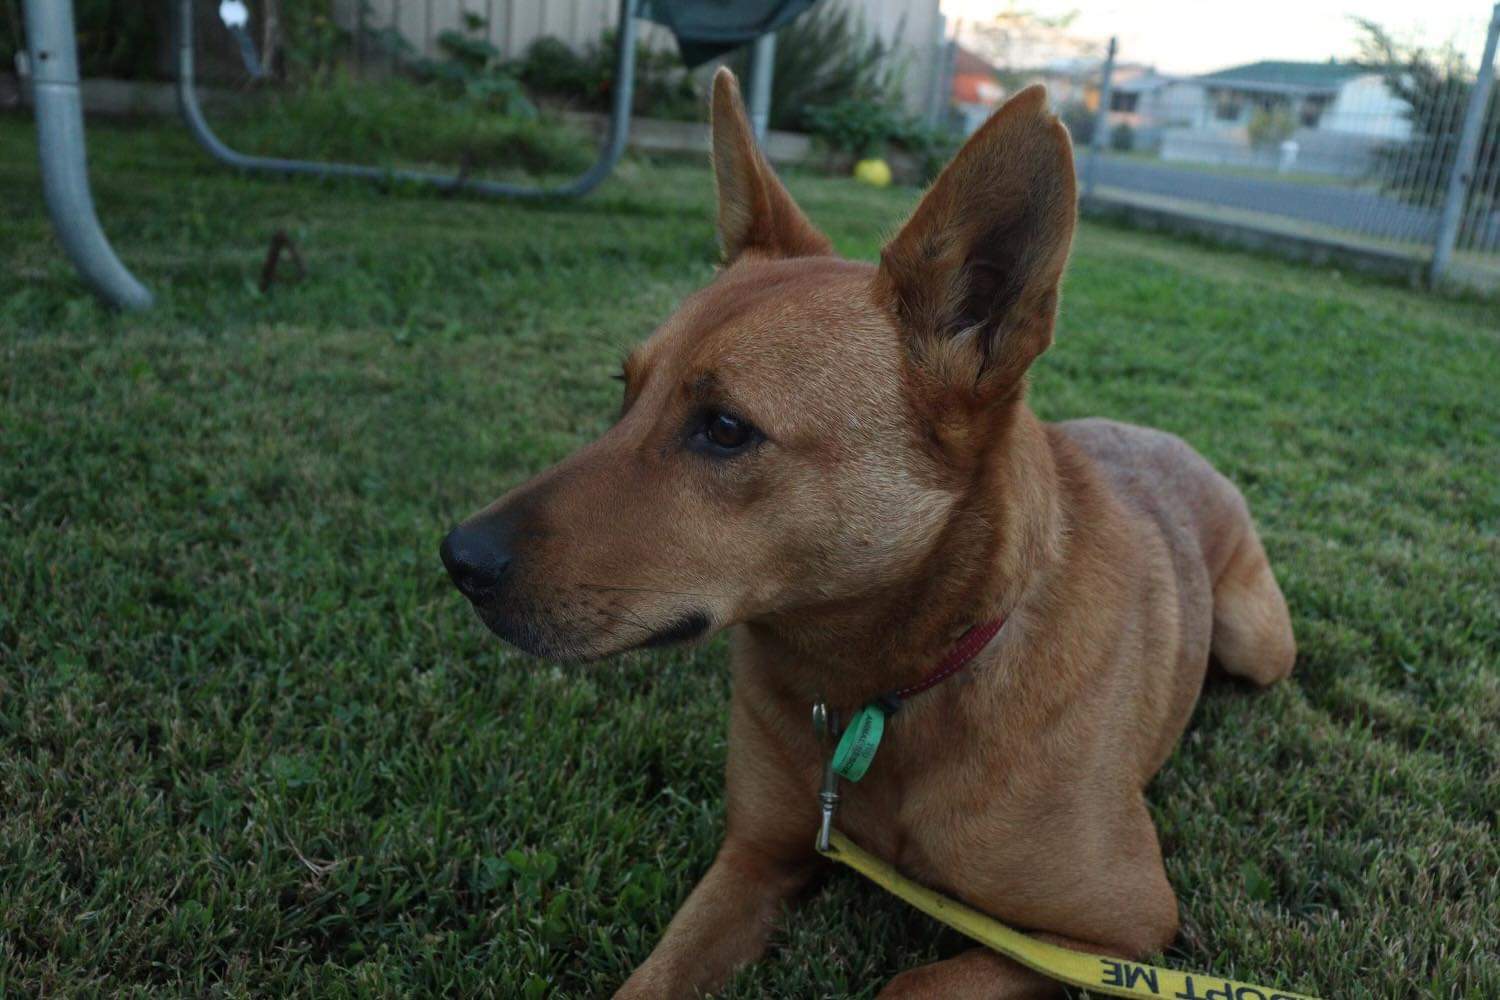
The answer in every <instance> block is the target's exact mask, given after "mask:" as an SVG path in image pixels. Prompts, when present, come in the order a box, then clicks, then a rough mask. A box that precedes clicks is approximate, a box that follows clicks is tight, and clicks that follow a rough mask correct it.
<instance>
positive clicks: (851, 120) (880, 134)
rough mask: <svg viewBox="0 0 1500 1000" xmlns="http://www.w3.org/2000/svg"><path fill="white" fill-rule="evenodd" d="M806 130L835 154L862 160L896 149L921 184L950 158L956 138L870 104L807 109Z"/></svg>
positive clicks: (889, 109)
mask: <svg viewBox="0 0 1500 1000" xmlns="http://www.w3.org/2000/svg"><path fill="white" fill-rule="evenodd" d="M806 120H807V124H808V130H809V131H810V132H811V133H812V134H813V135H814V136H816V137H818V138H819V139H821V140H822V141H823V142H824V143H825V144H827V145H828V147H829V148H831V149H833V150H834V151H836V152H839V153H845V154H848V155H850V156H854V157H858V158H861V159H863V158H865V157H872V156H883V155H884V154H885V153H886V151H887V149H889V148H896V149H900V150H903V151H905V152H907V153H910V154H911V155H912V156H913V157H914V158H915V159H916V160H917V163H918V167H919V169H920V171H921V174H922V179H923V180H928V179H931V178H932V177H935V176H936V175H937V173H938V171H940V170H942V168H943V166H944V165H945V164H946V163H947V162H948V160H950V159H951V158H952V157H953V153H954V151H955V150H956V149H957V148H958V142H959V137H958V136H957V135H956V134H955V133H954V132H953V131H951V130H949V129H946V128H942V127H940V126H932V125H928V124H927V123H926V122H924V121H922V120H921V119H920V118H916V117H913V116H909V115H906V114H903V113H901V112H898V111H895V110H892V109H891V107H890V106H888V105H885V104H876V103H873V102H870V101H854V100H850V101H839V102H838V103H836V104H828V105H824V106H822V107H815V108H809V109H807V114H806Z"/></svg>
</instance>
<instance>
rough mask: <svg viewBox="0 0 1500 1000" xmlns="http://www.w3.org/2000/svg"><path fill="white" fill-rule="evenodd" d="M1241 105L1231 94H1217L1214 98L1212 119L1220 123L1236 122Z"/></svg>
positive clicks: (1241, 108) (1238, 118)
mask: <svg viewBox="0 0 1500 1000" xmlns="http://www.w3.org/2000/svg"><path fill="white" fill-rule="evenodd" d="M1242 110H1243V105H1241V104H1240V99H1239V98H1238V97H1236V96H1235V95H1233V94H1219V95H1218V96H1217V97H1215V98H1214V117H1215V118H1217V119H1219V121H1221V122H1237V121H1239V120H1240V112H1241V111H1242Z"/></svg>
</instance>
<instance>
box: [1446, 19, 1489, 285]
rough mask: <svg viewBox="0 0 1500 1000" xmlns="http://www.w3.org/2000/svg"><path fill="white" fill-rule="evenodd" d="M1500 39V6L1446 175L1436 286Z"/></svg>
mask: <svg viewBox="0 0 1500 1000" xmlns="http://www.w3.org/2000/svg"><path fill="white" fill-rule="evenodd" d="M1497 40H1500V3H1497V4H1495V11H1494V14H1493V15H1492V16H1491V17H1490V31H1489V35H1488V37H1486V38H1485V41H1484V56H1483V57H1482V58H1481V59H1480V60H1479V76H1478V78H1476V79H1475V81H1474V89H1473V90H1472V91H1471V92H1470V93H1469V107H1468V109H1467V110H1466V111H1465V112H1464V124H1463V131H1462V132H1460V133H1459V138H1458V155H1457V156H1456V157H1454V159H1453V170H1452V172H1450V173H1449V174H1448V194H1447V197H1446V198H1444V200H1443V214H1442V217H1441V219H1440V220H1439V222H1438V232H1437V240H1436V242H1435V243H1434V244H1433V247H1432V270H1431V271H1430V272H1429V275H1428V278H1429V280H1430V281H1431V282H1432V284H1434V285H1436V284H1439V283H1440V282H1441V281H1442V280H1443V275H1444V273H1445V272H1446V271H1447V270H1448V265H1449V263H1451V262H1452V260H1453V247H1454V245H1455V244H1456V243H1457V242H1458V224H1459V222H1460V221H1461V220H1462V219H1463V209H1464V201H1465V199H1466V198H1467V197H1468V194H1469V184H1470V183H1471V182H1472V181H1473V180H1474V157H1475V156H1476V155H1478V153H1479V133H1480V131H1481V130H1482V129H1483V127H1484V113H1485V110H1486V109H1487V108H1488V107H1489V104H1490V90H1491V88H1492V87H1493V86H1494V83H1495V43H1496V41H1497Z"/></svg>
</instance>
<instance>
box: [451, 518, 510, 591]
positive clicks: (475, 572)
mask: <svg viewBox="0 0 1500 1000" xmlns="http://www.w3.org/2000/svg"><path fill="white" fill-rule="evenodd" d="M511 536H512V532H511V530H510V526H509V525H508V524H507V523H506V522H505V521H504V520H502V519H500V518H495V517H487V518H477V519H475V520H472V521H466V522H464V523H463V524H460V525H459V526H458V527H456V528H454V529H453V530H452V531H450V532H448V536H447V537H446V538H444V539H443V545H442V548H441V549H440V550H439V551H440V552H441V554H442V557H443V565H444V566H445V567H447V569H448V575H449V576H450V577H452V578H453V583H454V585H455V586H457V587H458V589H459V592H460V593H462V594H463V595H464V596H465V597H467V598H468V599H469V600H470V601H472V602H473V603H474V604H476V605H484V604H487V603H489V602H491V601H493V600H494V599H495V597H496V596H498V595H499V593H500V589H501V587H502V586H503V585H504V583H505V576H506V573H507V572H508V571H509V570H510V565H511V562H512V556H511V541H512V537H511Z"/></svg>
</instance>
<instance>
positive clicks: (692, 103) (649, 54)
mask: <svg viewBox="0 0 1500 1000" xmlns="http://www.w3.org/2000/svg"><path fill="white" fill-rule="evenodd" d="M615 38H616V36H615V33H614V31H613V30H610V31H606V32H604V34H603V35H601V36H600V37H599V38H598V40H596V41H593V42H590V43H589V44H588V45H586V46H584V47H583V49H582V50H581V51H575V50H574V49H573V48H571V47H570V46H569V45H568V44H567V43H566V42H563V41H562V40H561V39H559V38H555V37H553V36H551V35H546V36H543V37H541V38H538V39H537V40H536V41H534V42H532V43H531V45H530V47H529V48H527V50H526V54H525V55H524V56H522V57H521V59H520V60H518V61H517V62H516V63H515V64H514V65H513V70H514V72H515V73H516V76H517V77H518V78H519V79H520V80H521V81H522V82H523V83H524V84H525V85H526V86H527V87H528V88H530V89H531V91H532V92H533V93H536V94H539V95H545V96H548V97H552V98H557V99H560V100H563V101H566V102H568V103H570V104H573V105H576V106H578V107H582V108H587V109H589V110H593V111H608V110H609V109H610V107H611V104H612V102H613V100H614V86H615V44H616V43H615ZM703 107H704V98H703V94H702V92H701V90H700V88H699V87H698V84H697V82H696V81H695V80H694V79H693V77H692V74H691V73H689V72H688V69H687V67H686V66H684V65H683V63H682V57H681V56H679V55H678V54H677V50H676V49H663V48H653V47H651V46H649V45H646V44H645V43H643V42H642V43H637V45H636V50H635V89H634V94H633V97H632V99H631V108H632V110H633V111H634V113H635V114H638V115H642V116H645V117H651V118H676V119H683V120H688V121H692V120H696V119H699V118H701V117H702V116H703Z"/></svg>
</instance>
